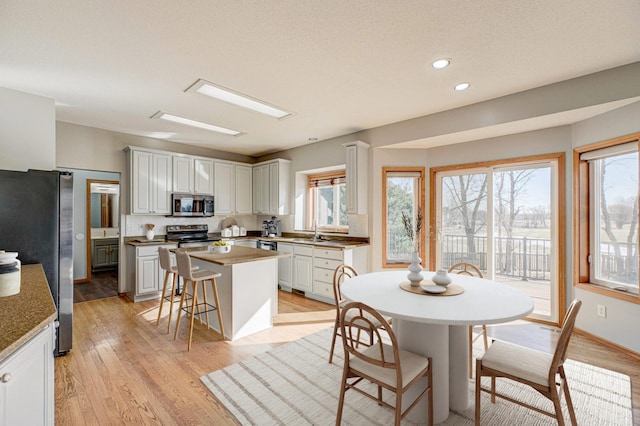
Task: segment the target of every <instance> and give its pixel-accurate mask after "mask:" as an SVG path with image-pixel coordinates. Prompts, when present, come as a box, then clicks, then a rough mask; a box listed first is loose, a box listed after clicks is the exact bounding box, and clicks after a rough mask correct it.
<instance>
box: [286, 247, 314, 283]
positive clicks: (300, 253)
mask: <svg viewBox="0 0 640 426" xmlns="http://www.w3.org/2000/svg"><path fill="white" fill-rule="evenodd" d="M291 287H292V288H293V289H295V290H300V291H304V292H311V291H312V290H313V247H311V246H305V245H299V244H295V245H294V246H293V281H292V283H291Z"/></svg>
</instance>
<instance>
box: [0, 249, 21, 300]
mask: <svg viewBox="0 0 640 426" xmlns="http://www.w3.org/2000/svg"><path fill="white" fill-rule="evenodd" d="M17 257H18V253H15V252H5V251H4V250H0V297H7V296H13V295H15V294H18V293H20V261H19V260H18V259H17Z"/></svg>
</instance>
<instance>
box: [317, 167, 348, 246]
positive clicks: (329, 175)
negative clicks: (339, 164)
mask: <svg viewBox="0 0 640 426" xmlns="http://www.w3.org/2000/svg"><path fill="white" fill-rule="evenodd" d="M346 175H347V172H346V169H339V170H334V171H331V172H325V173H314V174H309V175H307V199H308V212H309V214H308V216H307V229H311V230H312V229H313V223H314V220H315V218H316V196H315V194H314V189H315V188H317V186H313V185H312V184H311V182H312V181H314V180H325V179H342V180H343V181H344V182H342V183H341V185H346ZM334 197H335V193H334ZM335 201H336V200H334V202H335ZM343 201H344V203H345V206H346V202H347V201H346V197H345V199H344V200H343ZM345 214H346V215H347V218H348V216H349V215H348V213H345ZM338 222H339V219H338ZM318 231H319V232H335V233H342V234H348V233H349V225H348V224H347V226H318Z"/></svg>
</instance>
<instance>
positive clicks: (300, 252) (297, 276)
mask: <svg viewBox="0 0 640 426" xmlns="http://www.w3.org/2000/svg"><path fill="white" fill-rule="evenodd" d="M288 247H292V248H291V249H289V248H288ZM287 250H291V251H289V252H292V253H293V257H292V258H284V259H280V262H281V263H279V264H278V278H279V280H278V282H279V284H280V286H281V287H282V289H283V290H290V289H293V290H297V291H301V292H304V295H305V296H306V297H309V298H312V299H316V300H320V301H322V302H326V303H334V295H333V273H334V272H335V270H336V268H337V267H338V266H340V265H342V264H345V265H349V266H352V267H353V268H355V270H356V271H357V272H358V273H359V274H364V273H366V272H368V251H369V248H368V247H367V246H359V247H352V248H344V249H339V248H338V249H337V248H325V247H320V246H310V245H303V244H295V243H292V244H282V243H278V251H285V252H286V251H287ZM289 259H291V262H292V265H291V266H287V263H286V261H287V260H289ZM289 271H291V273H289Z"/></svg>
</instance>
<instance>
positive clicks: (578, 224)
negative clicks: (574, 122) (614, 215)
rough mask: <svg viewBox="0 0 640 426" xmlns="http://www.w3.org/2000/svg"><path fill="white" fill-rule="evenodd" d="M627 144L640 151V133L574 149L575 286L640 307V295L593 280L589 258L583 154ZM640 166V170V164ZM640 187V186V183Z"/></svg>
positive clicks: (587, 180) (587, 181)
mask: <svg viewBox="0 0 640 426" xmlns="http://www.w3.org/2000/svg"><path fill="white" fill-rule="evenodd" d="M625 143H636V144H638V147H639V151H640V133H632V134H629V135H625V136H620V137H617V138H613V139H608V140H605V141H601V142H596V143H592V144H588V145H584V146H580V147H577V148H574V150H573V227H574V229H573V236H574V238H573V247H574V248H573V285H574V287H575V288H580V289H583V290H587V291H590V292H594V293H598V294H602V295H606V296H609V297H613V298H615V299H621V300H626V301H628V302H633V303H636V304H640V292H639V294H634V293H630V292H628V291H621V290H616V289H615V288H611V287H608V286H606V285H603V284H602V283H598V282H595V280H592V279H591V274H592V271H591V265H590V263H589V261H588V257H589V255H590V253H591V242H592V239H593V238H594V236H593V235H592V234H593V232H592V228H591V227H592V224H591V215H590V212H591V209H590V207H591V205H590V203H591V199H592V196H591V189H590V176H591V175H590V171H589V162H588V160H586V159H581V158H580V154H583V153H588V152H592V151H597V150H601V149H604V148H609V147H614V146H617V145H622V144H625ZM638 166H639V167H640V161H639V164H638ZM639 188H640V183H639Z"/></svg>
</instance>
